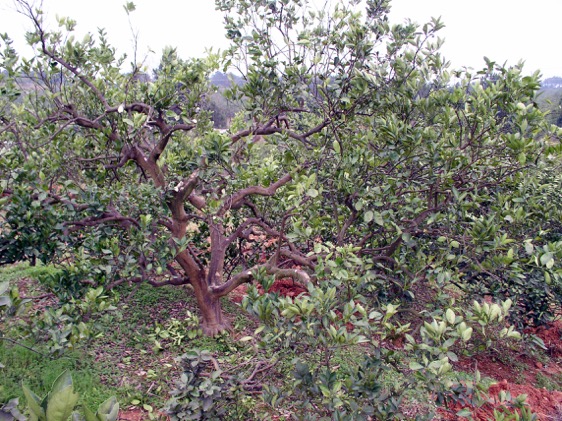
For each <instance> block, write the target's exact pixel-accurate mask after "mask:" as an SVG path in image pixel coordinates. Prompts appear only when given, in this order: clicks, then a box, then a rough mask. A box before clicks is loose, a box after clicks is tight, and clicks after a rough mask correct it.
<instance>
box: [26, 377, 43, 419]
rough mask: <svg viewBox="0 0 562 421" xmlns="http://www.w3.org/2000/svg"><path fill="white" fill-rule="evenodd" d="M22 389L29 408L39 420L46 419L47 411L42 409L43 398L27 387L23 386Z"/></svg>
mask: <svg viewBox="0 0 562 421" xmlns="http://www.w3.org/2000/svg"><path fill="white" fill-rule="evenodd" d="M22 388H23V394H24V395H25V399H27V406H28V408H29V409H30V410H31V412H32V413H33V414H34V415H35V416H36V417H37V418H38V419H39V418H41V419H45V409H44V408H42V407H41V398H39V396H37V395H36V394H35V393H33V392H32V391H31V390H29V389H28V388H27V386H25V385H23V386H22Z"/></svg>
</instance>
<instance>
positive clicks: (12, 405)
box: [0, 398, 27, 421]
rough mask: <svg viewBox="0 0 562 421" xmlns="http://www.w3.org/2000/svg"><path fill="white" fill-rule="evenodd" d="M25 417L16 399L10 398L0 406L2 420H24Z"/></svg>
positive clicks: (0, 418)
mask: <svg viewBox="0 0 562 421" xmlns="http://www.w3.org/2000/svg"><path fill="white" fill-rule="evenodd" d="M26 419H27V418H25V417H24V416H23V415H22V414H21V412H20V411H19V409H18V399H17V398H14V399H10V400H9V401H8V402H7V403H6V404H4V405H2V407H0V420H3V421H12V420H15V421H25V420H26Z"/></svg>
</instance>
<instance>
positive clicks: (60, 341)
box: [23, 287, 117, 354]
mask: <svg viewBox="0 0 562 421" xmlns="http://www.w3.org/2000/svg"><path fill="white" fill-rule="evenodd" d="M116 302H117V296H108V295H105V294H104V290H103V287H98V288H96V289H93V288H91V289H89V290H88V291H87V292H86V293H85V295H84V296H83V297H82V298H81V299H75V298H72V299H70V301H69V302H68V303H65V304H63V305H62V306H60V307H58V308H47V309H46V310H45V311H43V312H41V313H38V314H36V315H35V317H33V318H32V320H33V323H32V324H31V325H30V326H29V327H28V328H27V331H24V332H23V333H26V334H31V335H33V336H34V337H36V338H37V339H39V340H44V341H46V342H47V346H48V349H49V352H50V353H52V354H60V353H63V352H64V351H65V350H68V349H73V348H74V347H75V346H76V344H77V343H79V342H83V341H87V340H89V339H92V338H95V337H98V336H100V335H101V332H100V331H101V328H100V327H99V326H98V323H97V321H98V320H99V318H100V317H104V316H105V315H107V313H108V312H112V311H115V310H116V309H117V308H116V307H115V306H114V304H115V303H116Z"/></svg>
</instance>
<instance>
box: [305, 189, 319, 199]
mask: <svg viewBox="0 0 562 421" xmlns="http://www.w3.org/2000/svg"><path fill="white" fill-rule="evenodd" d="M306 195H307V196H309V197H312V198H315V197H318V190H316V189H308V191H307V192H306Z"/></svg>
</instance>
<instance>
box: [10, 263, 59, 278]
mask: <svg viewBox="0 0 562 421" xmlns="http://www.w3.org/2000/svg"><path fill="white" fill-rule="evenodd" d="M58 271H59V269H57V268H55V267H54V266H52V265H42V264H41V263H37V265H36V266H30V265H29V263H28V262H21V263H17V264H13V265H7V266H0V282H3V281H8V282H12V281H16V280H19V279H24V278H30V279H38V278H39V276H41V275H47V274H55V273H57V272H58Z"/></svg>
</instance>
